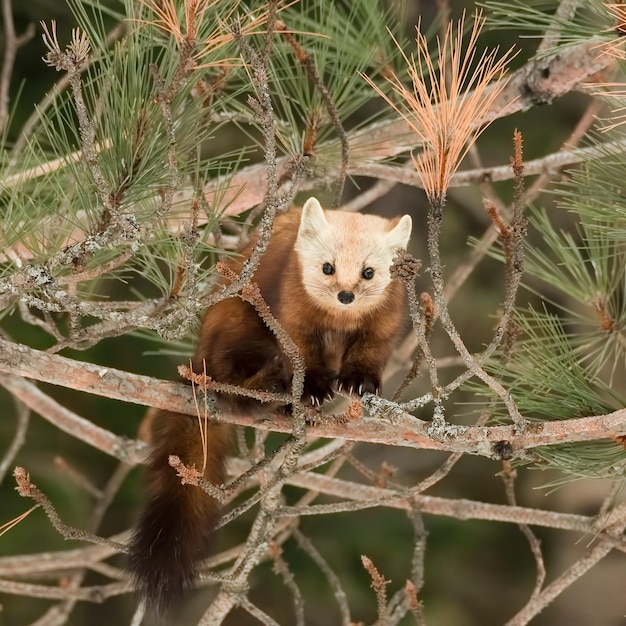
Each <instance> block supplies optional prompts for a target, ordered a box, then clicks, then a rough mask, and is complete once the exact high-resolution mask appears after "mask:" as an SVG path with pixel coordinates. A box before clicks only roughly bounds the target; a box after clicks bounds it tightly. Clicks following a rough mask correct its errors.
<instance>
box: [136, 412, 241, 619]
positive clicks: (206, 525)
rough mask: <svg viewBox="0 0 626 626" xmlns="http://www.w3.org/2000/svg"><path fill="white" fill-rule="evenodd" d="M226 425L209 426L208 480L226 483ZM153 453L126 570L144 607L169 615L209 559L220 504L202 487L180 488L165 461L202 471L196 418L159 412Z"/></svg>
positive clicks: (212, 423)
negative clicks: (171, 459) (173, 458)
mask: <svg viewBox="0 0 626 626" xmlns="http://www.w3.org/2000/svg"><path fill="white" fill-rule="evenodd" d="M229 439H230V427H229V426H228V425H226V424H219V423H217V422H209V424H208V432H207V446H208V454H207V466H206V469H205V472H204V476H205V478H206V480H208V481H209V482H211V483H214V484H218V485H219V484H222V483H223V482H224V461H225V457H226V452H227V449H228V443H229ZM152 445H153V448H152V453H151V456H150V459H149V462H148V467H147V471H146V490H147V501H146V503H145V506H144V509H143V511H142V513H141V516H140V519H139V523H138V524H137V527H136V529H135V532H134V534H133V536H132V538H131V541H130V545H129V569H130V572H131V575H132V579H133V582H134V583H135V585H136V588H137V589H138V591H139V592H140V593H141V594H142V595H143V597H144V599H145V602H146V606H147V608H148V609H151V610H155V611H156V612H157V613H160V614H164V613H167V612H168V610H169V609H171V608H172V606H173V605H175V604H176V603H177V602H178V601H179V600H180V598H181V596H182V593H183V589H184V588H185V587H187V586H189V585H191V584H192V583H193V581H194V580H195V578H196V575H197V570H198V564H199V562H200V560H201V559H203V558H204V557H206V556H207V554H208V552H209V550H210V547H211V539H212V534H213V530H214V529H215V526H216V524H217V522H218V520H219V515H220V511H219V505H218V503H217V502H216V500H214V499H213V498H211V497H210V496H209V495H207V494H206V493H205V492H204V491H203V490H202V489H201V488H200V487H197V486H194V485H183V484H181V479H180V478H179V477H178V476H177V475H176V470H175V469H174V468H173V467H171V466H170V465H169V463H168V458H169V456H170V455H172V454H174V455H177V456H179V457H180V459H181V461H182V462H183V463H184V464H185V465H188V466H191V465H195V467H196V469H198V470H201V469H202V464H203V449H202V439H201V436H200V428H199V425H198V420H197V418H195V417H192V416H189V415H181V414H178V413H170V412H167V411H159V412H157V415H156V417H155V422H154V426H153V430H152Z"/></svg>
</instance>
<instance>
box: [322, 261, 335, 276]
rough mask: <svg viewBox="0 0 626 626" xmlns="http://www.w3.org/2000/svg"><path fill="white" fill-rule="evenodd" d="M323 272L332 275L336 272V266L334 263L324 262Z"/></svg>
mask: <svg viewBox="0 0 626 626" xmlns="http://www.w3.org/2000/svg"><path fill="white" fill-rule="evenodd" d="M322 272H324V274H326V276H330V275H331V274H334V273H335V267H334V265H333V264H332V263H324V265H322Z"/></svg>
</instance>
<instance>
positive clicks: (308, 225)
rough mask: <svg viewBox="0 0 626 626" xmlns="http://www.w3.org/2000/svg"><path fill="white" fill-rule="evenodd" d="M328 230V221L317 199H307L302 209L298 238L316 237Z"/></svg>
mask: <svg viewBox="0 0 626 626" xmlns="http://www.w3.org/2000/svg"><path fill="white" fill-rule="evenodd" d="M326 228H328V221H327V220H326V216H325V215H324V209H322V205H321V204H320V203H319V201H318V199H317V198H313V197H311V198H309V199H308V200H307V201H306V202H305V203H304V206H303V207H302V217H301V218H300V228H299V229H298V237H311V236H312V235H318V234H319V233H320V232H322V231H324V230H326Z"/></svg>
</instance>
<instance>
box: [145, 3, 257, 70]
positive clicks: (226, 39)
mask: <svg viewBox="0 0 626 626" xmlns="http://www.w3.org/2000/svg"><path fill="white" fill-rule="evenodd" d="M219 1H220V0H184V2H183V3H182V4H183V17H181V16H180V12H179V8H178V6H177V5H179V3H178V2H176V0H139V2H140V3H141V4H142V5H144V6H145V7H146V8H147V9H149V10H150V11H151V12H152V13H153V14H154V19H152V20H137V21H139V22H142V23H144V24H152V25H153V26H156V27H157V28H160V29H161V30H164V31H165V32H166V33H169V34H171V35H172V36H173V37H174V39H175V40H176V44H177V45H178V47H179V48H181V47H183V46H193V47H197V51H196V52H195V53H194V55H193V56H194V59H195V61H196V67H197V68H201V67H208V66H211V65H223V64H224V61H227V60H228V59H220V60H219V61H214V62H208V63H203V62H202V59H204V58H205V57H207V56H208V55H209V54H211V53H213V52H216V51H217V50H219V49H220V48H223V47H224V46H225V45H227V44H229V43H230V42H231V41H233V39H234V36H233V34H232V32H231V31H230V30H229V29H228V28H227V23H228V22H229V21H234V20H236V19H237V16H238V9H239V6H240V4H241V2H239V1H237V2H234V3H232V5H231V6H229V8H228V11H227V12H226V13H225V14H224V15H222V16H221V18H220V19H219V20H217V21H216V23H215V25H214V26H213V27H212V29H211V31H210V32H209V33H208V34H207V35H204V36H203V37H202V38H201V39H200V33H201V31H202V29H203V25H204V18H205V15H206V13H207V11H209V9H211V8H213V7H215V6H216V5H217V4H218V3H219ZM267 15H268V14H267V11H265V12H261V13H257V14H253V13H251V12H247V19H246V20H245V22H244V21H243V20H242V19H240V20H239V26H240V29H241V32H242V34H244V35H250V34H253V33H259V32H262V31H261V30H259V29H260V27H262V26H263V25H264V24H265V22H266V21H267Z"/></svg>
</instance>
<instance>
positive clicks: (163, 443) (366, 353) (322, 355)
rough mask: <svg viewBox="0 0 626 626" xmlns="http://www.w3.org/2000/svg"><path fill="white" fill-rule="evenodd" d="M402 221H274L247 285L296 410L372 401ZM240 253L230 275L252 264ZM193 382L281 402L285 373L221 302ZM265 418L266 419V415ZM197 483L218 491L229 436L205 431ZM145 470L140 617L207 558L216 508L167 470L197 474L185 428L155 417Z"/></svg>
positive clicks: (245, 310) (396, 316)
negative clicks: (282, 339) (299, 393)
mask: <svg viewBox="0 0 626 626" xmlns="http://www.w3.org/2000/svg"><path fill="white" fill-rule="evenodd" d="M410 235H411V218H410V216H408V215H405V216H403V217H402V218H395V219H393V220H387V219H384V218H382V217H378V216H375V215H362V214H359V213H348V212H344V211H324V210H323V209H322V207H321V206H320V203H319V202H318V201H317V200H316V199H315V198H309V200H308V201H307V202H306V203H305V205H304V207H303V208H302V209H301V210H299V209H292V210H290V211H288V212H286V213H284V214H282V215H280V216H278V217H276V219H275V221H274V228H273V232H272V236H271V239H270V243H269V246H268V248H267V250H266V252H265V254H264V255H263V257H262V259H261V262H260V265H259V266H258V269H257V270H256V273H255V274H254V277H253V281H254V282H256V283H257V284H258V286H259V288H260V290H261V293H262V295H263V298H264V299H265V301H266V302H267V304H268V305H269V308H270V310H271V312H272V313H273V315H274V316H275V317H276V318H277V319H278V321H279V322H280V324H281V325H282V327H283V328H284V329H285V330H286V332H287V333H288V334H289V336H290V337H291V338H292V339H293V341H294V342H295V344H296V345H297V346H298V348H299V350H300V352H301V354H302V357H303V358H304V362H305V366H306V375H305V384H304V395H303V401H305V402H310V403H311V404H314V405H320V404H322V403H323V402H324V400H327V399H332V397H333V394H334V390H338V391H341V390H343V391H344V392H346V393H350V394H352V393H357V394H359V395H362V394H363V393H365V392H368V393H375V394H377V393H378V392H379V390H380V385H381V375H382V370H383V368H384V366H385V364H386V362H387V360H388V358H389V355H390V353H391V350H392V347H393V340H394V338H395V336H396V334H397V333H398V330H399V328H400V326H401V322H402V316H403V299H404V292H403V287H402V285H401V284H400V283H399V282H398V281H392V280H391V277H390V274H389V267H390V265H391V263H392V259H393V257H394V255H395V253H396V251H397V250H398V249H400V248H406V246H407V244H408V241H409V238H410ZM255 241H256V239H253V240H252V241H250V243H249V245H248V246H247V247H246V249H245V250H244V251H243V253H242V256H241V258H240V259H237V260H233V261H229V262H228V265H229V266H230V268H231V269H232V270H233V271H235V272H239V271H240V270H241V268H242V266H243V262H244V261H245V260H246V259H247V258H248V256H249V255H250V253H251V252H252V248H253V246H254V244H255ZM193 367H194V371H195V372H206V373H207V374H208V375H209V376H210V377H211V378H213V379H214V380H217V381H219V382H227V383H233V384H236V385H240V386H243V387H246V388H248V389H262V390H266V391H278V392H288V391H289V390H290V389H291V376H292V366H291V364H290V362H289V360H288V359H287V358H286V356H285V355H284V354H283V352H282V351H281V348H280V346H279V344H278V341H277V339H276V337H275V335H274V334H273V333H272V332H271V331H270V330H268V328H267V327H266V326H265V324H264V322H263V321H262V320H261V318H260V317H259V315H258V313H257V312H256V311H255V309H254V308H253V307H252V305H250V304H248V303H246V302H244V301H243V300H241V299H240V298H237V297H233V298H228V299H226V300H222V301H221V302H219V303H218V304H216V305H214V306H212V307H210V308H209V309H208V311H207V312H206V314H205V317H204V321H203V323H202V329H201V331H200V339H199V342H198V347H197V350H196V354H195V358H194V361H193ZM220 402H221V408H222V409H223V410H225V411H233V412H240V413H244V412H245V413H250V412H252V411H254V412H259V411H261V410H263V409H262V407H263V406H264V405H262V404H261V403H260V402H258V401H255V400H251V399H247V398H243V397H240V396H235V395H229V396H222V398H221V401H220ZM266 410H267V409H266ZM207 439H208V461H207V465H206V469H205V472H204V476H205V478H206V480H208V481H209V482H211V483H213V484H216V485H220V484H223V483H224V480H225V471H224V461H225V457H226V453H227V450H228V446H229V440H230V427H229V426H228V425H226V424H224V423H217V422H212V423H210V424H209V430H208V435H207ZM152 446H153V448H152V453H151V456H150V458H149V462H148V467H147V489H146V491H147V503H146V504H145V507H144V509H143V512H142V514H141V516H140V519H139V523H138V525H137V528H136V530H135V532H134V534H133V537H132V539H131V542H130V559H129V569H130V571H131V574H132V578H133V580H134V583H135V584H136V586H137V588H138V590H139V591H140V592H141V593H142V594H143V596H144V598H145V601H146V604H147V606H148V607H149V608H152V609H155V610H156V611H157V612H160V613H165V612H167V610H168V609H169V608H170V607H171V605H172V604H174V603H176V601H177V600H179V599H180V597H181V595H182V591H183V589H184V588H185V587H186V586H188V585H190V584H191V583H192V582H193V581H194V579H195V577H196V574H197V570H198V565H199V562H200V560H201V559H202V558H204V557H206V556H207V553H208V551H209V548H210V544H211V538H212V534H213V530H214V528H215V526H216V524H217V522H218V520H219V506H218V504H217V502H216V501H215V500H214V499H213V498H211V497H210V496H209V495H207V494H206V493H205V492H204V491H202V489H200V488H198V487H194V486H190V485H182V484H181V481H180V478H178V477H177V475H176V472H175V471H174V470H173V469H172V467H170V466H169V464H168V457H169V455H171V454H175V455H177V456H179V457H180V459H181V460H182V461H183V463H185V464H187V465H194V464H195V466H196V467H197V468H200V467H202V463H203V450H202V444H201V441H200V433H199V428H198V421H197V419H196V418H195V417H191V416H188V415H180V414H176V413H168V412H167V411H158V412H157V416H156V419H155V421H154V427H153V433H152Z"/></svg>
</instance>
